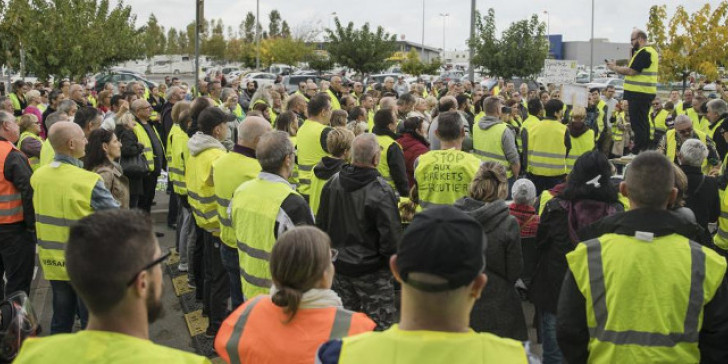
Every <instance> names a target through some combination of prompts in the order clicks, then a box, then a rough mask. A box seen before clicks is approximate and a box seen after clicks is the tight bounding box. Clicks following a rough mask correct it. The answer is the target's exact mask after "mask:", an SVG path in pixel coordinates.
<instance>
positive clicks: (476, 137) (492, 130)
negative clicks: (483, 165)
mask: <svg viewBox="0 0 728 364" xmlns="http://www.w3.org/2000/svg"><path fill="white" fill-rule="evenodd" d="M507 129H508V125H506V124H505V123H503V122H499V123H497V124H495V125H492V126H491V127H489V128H488V129H481V127H480V125H473V154H475V155H476V156H478V158H479V159H480V160H482V161H494V162H498V163H500V164H501V165H503V166H504V167H506V175H507V177H508V178H511V177H512V176H513V171H512V170H511V165H510V163H508V159H507V158H506V155H505V151H504V150H503V133H505V132H506V130H507Z"/></svg>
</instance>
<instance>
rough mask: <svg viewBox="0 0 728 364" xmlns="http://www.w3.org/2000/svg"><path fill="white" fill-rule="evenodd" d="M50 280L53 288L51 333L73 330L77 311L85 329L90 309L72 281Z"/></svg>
mask: <svg viewBox="0 0 728 364" xmlns="http://www.w3.org/2000/svg"><path fill="white" fill-rule="evenodd" d="M50 282H51V289H52V290H53V318H52V319H51V335H53V334H59V333H70V332H72V331H73V323H74V322H75V320H76V314H77V313H78V317H80V318H81V328H82V329H85V328H86V324H87V323H88V311H87V310H86V306H85V305H84V304H83V302H82V301H81V297H79V296H78V295H77V294H76V291H75V290H74V289H73V287H72V286H71V283H70V282H69V281H50Z"/></svg>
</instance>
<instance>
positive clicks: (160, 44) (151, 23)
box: [140, 13, 166, 58]
mask: <svg viewBox="0 0 728 364" xmlns="http://www.w3.org/2000/svg"><path fill="white" fill-rule="evenodd" d="M140 31H141V33H142V44H143V47H144V55H145V56H146V57H147V58H152V57H154V56H155V55H157V54H162V53H164V50H165V45H166V38H165V36H164V27H162V26H160V25H159V21H158V20H157V17H156V16H154V14H153V13H152V14H151V15H149V20H148V21H147V24H146V25H144V26H143V27H142V28H141V29H140Z"/></svg>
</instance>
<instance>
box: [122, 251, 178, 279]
mask: <svg viewBox="0 0 728 364" xmlns="http://www.w3.org/2000/svg"><path fill="white" fill-rule="evenodd" d="M170 255H172V252H171V251H168V252H167V253H165V254H162V256H161V257H159V258H157V259H155V260H154V261H153V262H151V263H149V264H147V265H145V266H144V268H142V269H140V270H139V271H138V272H136V274H134V277H132V278H131V279H130V280H129V282H127V283H126V286H127V287H129V286H131V285H132V284H133V283H134V281H136V278H137V276H138V275H139V273H141V272H144V271H145V270H148V269H151V268H152V267H154V266H155V265H157V264H160V263H162V262H163V261H165V260H167V258H169V256H170Z"/></svg>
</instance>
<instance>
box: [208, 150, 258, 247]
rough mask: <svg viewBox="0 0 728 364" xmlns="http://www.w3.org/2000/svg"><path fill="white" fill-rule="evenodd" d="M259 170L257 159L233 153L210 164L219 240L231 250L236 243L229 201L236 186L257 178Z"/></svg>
mask: <svg viewBox="0 0 728 364" xmlns="http://www.w3.org/2000/svg"><path fill="white" fill-rule="evenodd" d="M260 169H261V168H260V163H258V160H257V159H255V158H250V157H248V156H244V155H242V154H240V153H235V152H231V153H227V154H225V155H223V156H222V157H220V158H218V159H217V160H216V161H215V162H213V164H212V179H213V181H214V182H215V202H216V203H217V216H218V218H219V219H220V240H222V242H223V243H225V245H227V246H229V247H231V248H235V247H237V243H236V240H235V229H233V224H232V220H231V219H230V216H228V206H230V199H231V198H232V197H233V192H235V190H236V189H237V188H238V186H240V185H241V184H243V183H244V182H247V181H250V180H251V179H253V178H255V177H256V176H258V173H260Z"/></svg>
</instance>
